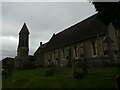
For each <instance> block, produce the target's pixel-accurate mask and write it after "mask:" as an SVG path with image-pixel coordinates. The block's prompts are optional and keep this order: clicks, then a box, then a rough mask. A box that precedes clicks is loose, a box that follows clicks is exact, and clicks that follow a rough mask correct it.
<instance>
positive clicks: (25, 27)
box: [19, 23, 29, 35]
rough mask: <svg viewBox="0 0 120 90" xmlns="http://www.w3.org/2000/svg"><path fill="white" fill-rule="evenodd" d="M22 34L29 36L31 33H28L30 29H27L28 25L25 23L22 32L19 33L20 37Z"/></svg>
mask: <svg viewBox="0 0 120 90" xmlns="http://www.w3.org/2000/svg"><path fill="white" fill-rule="evenodd" d="M20 34H29V31H28V28H27V26H26V23H24V25H23V27H22V29H21V31H20V32H19V35H20Z"/></svg>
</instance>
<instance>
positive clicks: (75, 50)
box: [74, 45, 78, 57]
mask: <svg viewBox="0 0 120 90" xmlns="http://www.w3.org/2000/svg"><path fill="white" fill-rule="evenodd" d="M74 52H75V57H78V51H77V46H76V45H75V46H74Z"/></svg>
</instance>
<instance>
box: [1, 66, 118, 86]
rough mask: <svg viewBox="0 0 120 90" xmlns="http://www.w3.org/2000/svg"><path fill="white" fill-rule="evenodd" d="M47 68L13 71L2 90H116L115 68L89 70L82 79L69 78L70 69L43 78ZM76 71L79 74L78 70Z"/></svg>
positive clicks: (60, 70)
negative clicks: (16, 89)
mask: <svg viewBox="0 0 120 90" xmlns="http://www.w3.org/2000/svg"><path fill="white" fill-rule="evenodd" d="M46 70H48V68H37V69H31V70H21V71H15V72H14V73H13V75H12V76H10V77H9V78H7V79H4V80H3V86H2V87H3V88H116V80H115V78H114V77H115V76H116V75H118V70H117V68H110V67H109V68H90V69H89V73H91V74H89V75H87V76H85V77H84V78H82V79H74V78H72V77H71V72H72V69H71V68H59V69H57V71H56V73H55V75H54V76H50V77H45V75H44V72H45V71H46ZM77 71H80V72H81V69H80V68H77Z"/></svg>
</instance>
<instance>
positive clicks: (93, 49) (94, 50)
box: [91, 41, 97, 55]
mask: <svg viewBox="0 0 120 90" xmlns="http://www.w3.org/2000/svg"><path fill="white" fill-rule="evenodd" d="M91 46H92V53H93V55H97V50H96V44H95V41H92V42H91Z"/></svg>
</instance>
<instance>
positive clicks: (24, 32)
mask: <svg viewBox="0 0 120 90" xmlns="http://www.w3.org/2000/svg"><path fill="white" fill-rule="evenodd" d="M29 34H30V33H29V31H28V28H27V26H26V23H24V25H23V27H22V29H21V31H20V32H19V44H18V49H17V56H19V57H21V58H22V57H23V58H25V57H28V52H29Z"/></svg>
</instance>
